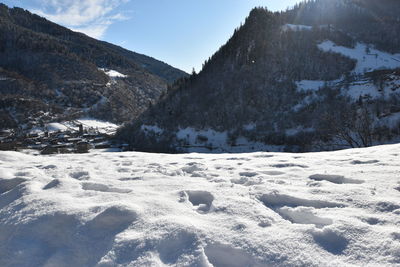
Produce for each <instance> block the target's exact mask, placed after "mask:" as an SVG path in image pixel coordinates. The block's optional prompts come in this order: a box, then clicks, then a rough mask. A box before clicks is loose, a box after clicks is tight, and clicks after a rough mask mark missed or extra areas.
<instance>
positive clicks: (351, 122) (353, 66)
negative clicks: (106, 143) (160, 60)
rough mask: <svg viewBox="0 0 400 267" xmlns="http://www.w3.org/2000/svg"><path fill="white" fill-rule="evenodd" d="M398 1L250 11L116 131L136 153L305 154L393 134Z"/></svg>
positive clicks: (398, 91) (398, 102)
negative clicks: (192, 68) (196, 69)
mask: <svg viewBox="0 0 400 267" xmlns="http://www.w3.org/2000/svg"><path fill="white" fill-rule="evenodd" d="M399 32H400V2H399V1H396V0H384V1H377V0H313V1H304V2H302V3H300V4H297V5H296V6H294V7H293V8H292V9H289V10H287V11H284V12H275V13H274V12H270V11H268V10H267V9H265V8H256V9H254V10H252V12H251V13H250V15H249V17H248V18H247V19H246V21H245V23H244V24H243V25H242V26H241V27H239V28H238V29H236V30H235V32H234V34H233V36H232V37H231V39H230V40H229V41H228V42H227V43H226V44H225V45H224V46H223V47H221V48H220V49H219V50H218V51H217V52H216V53H215V54H214V55H213V56H212V57H211V58H210V59H209V60H207V61H206V62H205V63H204V65H203V69H202V71H201V72H200V73H198V74H194V75H192V76H190V77H189V78H183V79H180V80H178V81H177V82H176V83H175V84H174V85H172V86H170V87H169V89H168V92H167V93H166V94H163V96H162V99H161V100H160V101H159V102H158V103H157V104H156V105H154V106H152V107H151V108H150V109H149V110H147V111H146V112H145V113H143V114H142V115H141V116H140V117H138V118H137V119H135V120H133V121H132V122H131V123H130V124H128V125H126V126H125V127H124V128H122V129H121V130H120V131H119V134H118V138H119V139H121V140H124V141H126V142H128V143H129V144H130V145H131V148H132V149H137V150H143V151H168V152H172V151H210V150H212V151H230V152H235V151H252V150H273V151H282V150H285V151H295V152H301V151H314V150H327V149H328V150H329V149H339V148H346V147H362V146H370V145H373V144H378V143H386V142H394V141H396V140H399V136H400V35H399V34H398V33H399Z"/></svg>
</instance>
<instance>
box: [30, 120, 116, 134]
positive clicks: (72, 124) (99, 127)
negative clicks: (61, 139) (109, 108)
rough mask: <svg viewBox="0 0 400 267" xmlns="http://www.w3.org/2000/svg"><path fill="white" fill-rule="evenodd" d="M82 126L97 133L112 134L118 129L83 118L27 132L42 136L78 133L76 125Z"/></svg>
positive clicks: (110, 124) (50, 124)
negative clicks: (44, 134) (46, 133)
mask: <svg viewBox="0 0 400 267" xmlns="http://www.w3.org/2000/svg"><path fill="white" fill-rule="evenodd" d="M79 124H82V125H83V128H84V129H89V130H91V129H94V130H96V131H98V132H99V133H104V134H114V133H115V132H116V131H117V128H118V127H119V126H118V125H117V124H115V123H112V122H108V121H103V120H99V119H95V118H90V117H85V118H80V119H76V120H74V121H63V122H53V123H48V124H46V125H45V126H44V127H34V128H32V129H31V130H30V131H29V132H30V133H31V134H43V133H44V132H45V131H48V132H65V131H78V130H79V127H78V125H79Z"/></svg>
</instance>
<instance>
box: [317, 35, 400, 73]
mask: <svg viewBox="0 0 400 267" xmlns="http://www.w3.org/2000/svg"><path fill="white" fill-rule="evenodd" d="M318 47H319V49H321V50H322V51H325V52H328V51H331V52H335V53H339V54H342V55H344V56H347V57H350V58H352V59H355V60H357V66H356V68H355V69H354V72H355V73H357V74H363V73H365V72H370V71H374V70H379V69H395V68H399V67H400V54H389V53H386V52H382V51H380V50H377V49H374V48H373V47H372V46H368V45H366V44H363V43H357V45H356V46H355V48H349V47H344V46H338V45H336V44H335V43H334V42H332V41H324V42H322V43H321V44H319V45H318ZM368 49H369V52H368Z"/></svg>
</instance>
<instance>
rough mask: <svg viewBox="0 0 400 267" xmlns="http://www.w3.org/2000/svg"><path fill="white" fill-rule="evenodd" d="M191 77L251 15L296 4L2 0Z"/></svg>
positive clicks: (291, 0)
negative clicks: (259, 8)
mask: <svg viewBox="0 0 400 267" xmlns="http://www.w3.org/2000/svg"><path fill="white" fill-rule="evenodd" d="M0 2H2V3H5V4H6V5H9V6H19V7H22V8H25V9H28V10H30V11H32V12H34V13H37V14H39V15H42V16H44V17H46V18H48V19H49V20H51V21H54V22H56V23H59V24H62V25H64V26H66V27H69V28H71V29H73V30H76V31H81V32H84V33H86V34H88V35H90V36H92V37H95V38H97V39H101V40H104V41H107V42H111V43H114V44H117V45H120V46H122V47H124V48H127V49H129V50H132V51H135V52H138V53H142V54H145V55H149V56H152V57H154V58H157V59H159V60H162V61H164V62H166V63H168V64H170V65H172V66H174V67H177V68H180V69H182V70H185V71H187V72H190V71H191V70H192V68H193V67H194V68H195V69H196V70H197V71H199V70H200V69H201V65H202V63H203V62H204V61H205V60H206V59H207V58H208V57H210V56H211V55H212V54H214V53H215V52H216V51H217V49H218V48H219V47H220V46H221V45H223V44H224V43H226V41H227V40H228V39H229V37H230V36H231V35H232V33H233V31H234V29H235V28H236V27H238V26H239V25H240V23H241V22H243V21H244V20H245V18H246V17H247V15H248V14H249V12H250V10H251V9H252V8H254V7H257V6H266V7H268V9H270V10H274V11H275V10H282V9H286V8H287V7H289V6H293V5H294V4H295V3H296V2H299V0H4V1H3V0H0Z"/></svg>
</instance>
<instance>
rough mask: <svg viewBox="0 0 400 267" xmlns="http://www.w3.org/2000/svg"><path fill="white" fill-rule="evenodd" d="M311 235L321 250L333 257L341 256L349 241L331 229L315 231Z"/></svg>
mask: <svg viewBox="0 0 400 267" xmlns="http://www.w3.org/2000/svg"><path fill="white" fill-rule="evenodd" d="M311 235H312V237H313V238H314V241H315V242H316V243H317V244H318V245H319V246H320V247H321V248H323V249H324V250H326V251H328V252H329V253H331V254H334V255H340V254H342V253H343V251H344V250H345V249H346V248H347V246H348V245H349V241H348V240H347V239H346V238H345V237H343V236H341V235H340V234H339V233H336V232H334V231H333V230H331V229H323V230H322V231H318V230H317V231H314V232H313V233H312V234H311Z"/></svg>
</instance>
